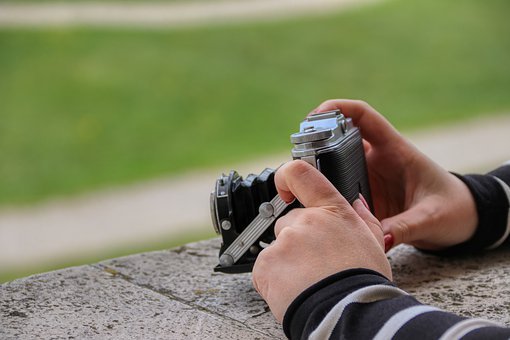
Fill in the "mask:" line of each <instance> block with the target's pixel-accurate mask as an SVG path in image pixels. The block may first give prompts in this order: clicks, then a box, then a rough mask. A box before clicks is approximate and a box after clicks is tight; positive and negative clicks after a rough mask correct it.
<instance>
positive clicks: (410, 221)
mask: <svg viewBox="0 0 510 340" xmlns="http://www.w3.org/2000/svg"><path fill="white" fill-rule="evenodd" d="M431 216H434V214H433V213H432V212H431V211H430V209H428V208H426V204H420V205H418V206H414V207H412V208H410V209H408V210H406V211H404V212H402V213H400V214H398V215H395V216H392V217H389V218H386V219H384V220H382V221H381V224H382V229H383V231H384V233H385V234H391V235H392V236H393V245H398V244H401V243H408V244H412V243H413V242H415V241H418V240H421V239H424V238H426V237H427V232H429V231H430V228H429V227H428V226H429V225H430V224H431V223H433V221H432V219H431Z"/></svg>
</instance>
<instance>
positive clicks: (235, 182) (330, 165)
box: [210, 110, 373, 273]
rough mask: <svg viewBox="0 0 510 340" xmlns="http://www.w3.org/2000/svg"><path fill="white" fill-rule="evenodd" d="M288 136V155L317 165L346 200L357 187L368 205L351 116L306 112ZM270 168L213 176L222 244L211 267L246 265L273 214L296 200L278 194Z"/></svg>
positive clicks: (267, 239)
mask: <svg viewBox="0 0 510 340" xmlns="http://www.w3.org/2000/svg"><path fill="white" fill-rule="evenodd" d="M290 140H291V142H292V144H293V145H294V147H293V149H292V151H291V154H292V158H293V159H301V160H303V161H306V162H308V163H309V164H311V165H312V166H314V167H315V168H317V169H318V170H319V171H320V172H321V173H323V174H324V175H325V177H326V178H327V179H328V180H329V181H330V182H331V183H332V184H333V185H334V186H335V188H337V190H338V191H339V192H340V193H341V194H342V195H343V196H344V197H345V198H346V199H347V201H348V202H349V203H351V204H352V203H353V202H354V201H355V200H356V199H357V198H358V197H359V194H360V193H361V194H362V195H363V196H364V198H365V199H366V201H367V202H368V204H369V207H370V209H371V210H372V211H373V205H372V199H371V194H370V186H369V181H368V174H367V166H366V160H365V152H364V148H363V140H362V137H361V133H360V130H359V129H358V128H357V127H356V126H354V125H353V123H352V120H351V119H350V118H346V117H344V116H343V115H342V114H341V113H340V111H339V110H334V111H329V112H324V113H320V114H316V115H312V116H309V117H307V118H306V119H305V120H304V121H303V122H301V124H300V129H299V132H296V133H294V134H292V135H291V136H290ZM274 173H275V170H273V169H265V170H264V171H262V173H260V174H259V175H258V176H257V175H254V174H249V175H248V176H247V177H246V178H245V179H243V178H242V177H241V176H239V174H238V173H237V172H236V171H234V170H232V171H231V172H230V173H229V175H228V176H226V175H222V176H221V177H220V178H219V179H218V180H217V181H216V185H215V188H214V191H213V192H212V193H211V202H210V203H211V204H210V205H211V217H212V221H213V226H214V229H215V230H216V232H217V233H218V234H220V235H221V237H222V244H221V248H220V254H219V258H220V264H219V265H218V266H216V267H215V268H214V270H215V271H220V272H225V273H242V272H248V271H251V269H252V268H253V264H254V262H255V260H256V258H257V255H258V253H259V252H260V251H261V250H262V249H263V248H264V247H265V246H267V245H269V244H270V243H271V242H272V241H273V240H274V239H275V236H274V224H275V222H276V219H277V218H278V217H279V216H282V215H284V214H286V213H287V212H288V211H290V210H291V209H293V208H296V207H299V206H301V205H300V203H299V202H297V200H295V201H294V202H291V203H290V204H288V203H285V202H283V201H282V200H281V199H280V198H279V196H278V194H277V191H276V187H275V183H274Z"/></svg>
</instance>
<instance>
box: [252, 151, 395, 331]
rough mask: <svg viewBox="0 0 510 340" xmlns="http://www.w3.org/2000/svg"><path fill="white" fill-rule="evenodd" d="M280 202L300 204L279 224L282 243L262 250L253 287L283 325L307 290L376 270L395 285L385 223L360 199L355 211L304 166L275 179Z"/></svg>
mask: <svg viewBox="0 0 510 340" xmlns="http://www.w3.org/2000/svg"><path fill="white" fill-rule="evenodd" d="M275 184H276V187H277V189H278V194H279V195H280V197H281V198H282V199H283V200H284V201H286V202H290V201H292V200H293V199H294V198H297V199H298V200H299V202H301V204H302V205H303V206H304V207H305V208H298V209H293V210H291V211H290V212H289V213H288V214H286V215H284V216H283V217H281V218H279V219H278V220H277V222H276V224H275V234H276V240H275V241H274V242H273V243H272V244H271V245H270V246H268V247H267V248H265V249H264V250H262V251H261V252H260V254H259V255H258V257H257V260H256V262H255V266H254V268H253V284H254V286H255V289H256V290H257V291H258V292H259V294H260V295H261V296H262V298H264V300H266V302H267V303H268V305H269V308H270V309H271V311H272V312H273V314H274V316H275V318H276V319H277V320H278V321H280V322H281V321H282V319H283V316H284V314H285V311H286V310H287V308H288V306H289V305H290V303H291V302H292V301H293V300H294V299H295V298H296V297H297V296H298V295H299V294H300V293H301V292H302V291H304V290H305V289H306V288H308V287H310V286H312V285H313V284H314V283H316V282H319V281H320V280H321V279H323V278H326V277H328V276H330V275H332V274H335V273H338V272H340V271H342V270H346V269H351V268H367V269H372V270H375V271H377V272H379V273H381V274H383V275H384V276H386V277H387V278H388V279H390V280H391V268H390V265H389V263H388V260H387V259H386V255H385V254H384V244H383V232H382V229H381V225H380V223H379V221H378V220H377V219H376V218H375V217H374V216H373V215H372V214H371V213H370V211H369V210H368V208H367V207H366V206H365V205H364V204H363V203H362V201H361V200H360V199H358V200H356V201H355V202H354V204H353V206H352V207H351V206H350V205H349V203H348V202H347V201H346V200H345V198H344V197H343V196H342V195H340V193H339V192H338V191H337V190H336V188H335V187H334V186H333V185H332V184H331V183H330V182H329V181H328V180H327V179H326V177H324V175H323V174H321V173H320V172H319V171H318V170H317V169H315V168H314V167H312V166H311V165H310V164H308V163H306V162H304V161H291V162H289V163H287V164H285V165H283V166H282V167H281V168H280V169H279V170H278V171H277V172H276V176H275Z"/></svg>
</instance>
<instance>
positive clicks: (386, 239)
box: [384, 234, 395, 253]
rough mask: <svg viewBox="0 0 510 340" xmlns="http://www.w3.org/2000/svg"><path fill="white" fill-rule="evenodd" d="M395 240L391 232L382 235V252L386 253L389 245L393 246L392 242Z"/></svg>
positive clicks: (389, 247)
mask: <svg viewBox="0 0 510 340" xmlns="http://www.w3.org/2000/svg"><path fill="white" fill-rule="evenodd" d="M394 242H395V240H394V239H393V235H392V234H386V235H384V252H385V253H387V252H388V250H390V249H391V247H393V243H394Z"/></svg>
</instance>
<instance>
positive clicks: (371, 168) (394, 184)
mask: <svg viewBox="0 0 510 340" xmlns="http://www.w3.org/2000/svg"><path fill="white" fill-rule="evenodd" d="M334 109H340V111H341V112H342V113H343V114H344V115H345V116H347V117H351V118H352V119H353V122H354V124H355V125H356V126H358V127H359V128H360V130H361V134H362V136H363V139H364V144H365V152H366V159H367V167H368V176H369V181H370V187H371V192H372V199H373V202H374V209H375V215H376V217H377V218H378V219H380V220H381V222H382V226H383V230H384V232H385V234H386V236H385V242H386V248H387V250H388V249H389V248H391V247H392V246H394V245H397V244H400V243H408V244H411V245H413V246H416V247H418V248H422V249H427V250H440V249H443V248H446V247H449V246H453V245H456V244H459V243H461V242H464V241H467V240H468V239H469V238H470V237H471V236H472V235H473V234H474V232H475V229H476V225H477V223H478V215H477V212H476V206H475V203H474V199H473V197H472V195H471V193H470V191H469V189H468V188H467V186H466V185H465V184H464V183H463V182H462V181H461V180H460V179H458V178H457V177H455V176H454V175H452V174H450V173H449V172H447V171H446V170H444V169H443V168H441V167H440V166H439V165H437V164H436V163H434V162H433V161H432V160H430V159H429V158H428V157H427V156H425V155H424V154H422V153H421V152H420V151H418V149H416V147H415V146H414V145H412V144H411V143H410V142H409V141H407V140H406V139H405V138H403V137H402V136H401V135H400V134H399V133H398V131H397V130H396V129H395V128H394V127H393V126H392V125H391V124H390V123H389V122H388V121H387V120H386V119H385V118H384V117H383V116H382V115H381V114H379V113H378V112H377V111H376V110H374V109H373V108H372V107H371V106H370V105H368V104H367V103H365V102H363V101H356V100H341V99H334V100H328V101H325V102H324V103H322V104H321V105H320V106H319V107H318V108H317V109H315V110H314V111H312V112H311V113H310V114H314V113H319V112H324V111H329V110H334ZM389 235H391V236H389Z"/></svg>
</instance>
